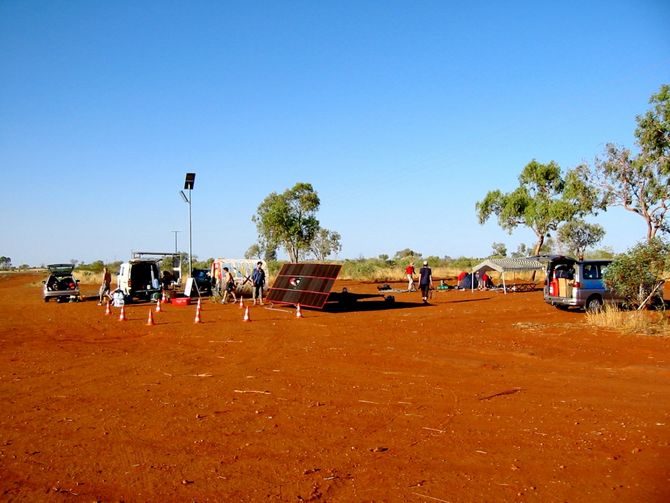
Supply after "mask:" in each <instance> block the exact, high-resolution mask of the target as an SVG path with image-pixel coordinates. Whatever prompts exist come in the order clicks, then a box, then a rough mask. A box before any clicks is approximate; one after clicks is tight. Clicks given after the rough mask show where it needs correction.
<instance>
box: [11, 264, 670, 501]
mask: <svg viewBox="0 0 670 503" xmlns="http://www.w3.org/2000/svg"><path fill="white" fill-rule="evenodd" d="M41 279H42V278H41V277H40V276H35V275H25V274H24V275H13V274H6V275H2V276H0V341H1V342H0V398H1V399H2V402H1V403H2V413H1V414H0V494H1V495H2V496H1V498H2V500H4V501H38V500H39V501H157V502H158V501H264V500H270V501H293V502H295V501H316V500H320V501H343V502H357V501H417V502H422V501H424V502H435V501H438V502H440V501H449V502H470V501H471V502H482V501H538V502H551V501H574V502H583V501H588V502H598V501H612V502H614V501H616V502H622V501H630V502H641V501H644V502H667V501H670V447H669V442H670V340H669V339H668V338H662V337H649V336H638V335H622V334H618V333H615V332H612V331H607V330H600V329H593V328H590V327H589V326H588V325H586V323H585V319H584V318H585V317H584V314H582V313H574V312H563V311H559V310H557V309H555V308H553V307H551V306H548V305H546V304H545V303H544V302H543V300H542V293H541V292H539V291H536V292H530V293H514V294H508V295H504V294H502V293H498V292H477V291H475V292H470V291H466V292H457V291H447V292H435V295H434V297H433V299H432V301H431V302H432V304H431V305H429V306H422V305H420V294H418V293H397V294H395V295H396V300H397V301H398V302H396V304H395V306H393V308H389V305H388V304H384V303H383V302H380V301H377V300H374V299H373V300H365V301H361V302H360V306H359V307H358V308H357V309H355V310H350V311H346V312H332V311H330V312H328V311H313V310H303V314H304V317H303V318H302V319H297V318H296V317H295V310H294V309H293V308H277V309H267V308H266V307H267V306H265V307H260V306H256V307H251V308H250V313H251V322H244V321H243V320H242V318H243V310H241V309H240V308H239V306H237V305H220V304H214V303H211V302H210V301H209V300H205V301H204V302H203V305H202V312H201V317H202V321H203V323H201V324H194V317H195V307H194V306H192V305H191V306H188V307H177V306H172V305H165V306H164V309H163V311H162V312H160V313H154V314H155V322H156V325H155V326H147V325H146V320H147V317H148V313H149V310H150V309H151V308H152V306H150V305H149V304H134V305H131V306H128V308H127V309H126V315H127V317H128V320H127V321H125V322H122V321H119V319H118V314H119V312H118V310H114V311H113V314H112V315H111V316H106V315H105V308H104V307H100V306H97V302H96V301H94V300H87V301H85V302H81V303H67V304H58V303H55V302H53V301H52V302H49V303H46V304H45V303H44V302H43V300H42V297H41V289H40V287H41V282H40V281H41ZM342 286H347V287H348V288H349V290H350V291H354V292H361V293H363V292H369V293H375V292H376V291H377V289H376V287H377V285H373V284H357V283H353V282H338V284H337V286H336V288H337V289H339V288H341V287H342ZM393 286H395V287H398V288H401V287H402V286H401V285H400V284H395V285H393ZM82 289H83V291H84V293H86V294H87V295H94V294H95V293H96V290H97V288H96V286H95V285H84V286H83V288H82ZM667 293H668V292H667V291H666V294H667ZM666 296H667V295H666Z"/></svg>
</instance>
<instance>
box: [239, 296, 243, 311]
mask: <svg viewBox="0 0 670 503" xmlns="http://www.w3.org/2000/svg"><path fill="white" fill-rule="evenodd" d="M243 307H244V297H242V296H241V295H240V309H242V308H243Z"/></svg>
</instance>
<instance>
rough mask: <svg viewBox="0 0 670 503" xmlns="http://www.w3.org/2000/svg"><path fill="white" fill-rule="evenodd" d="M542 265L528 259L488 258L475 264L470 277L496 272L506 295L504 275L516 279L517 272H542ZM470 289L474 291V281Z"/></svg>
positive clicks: (537, 261)
mask: <svg viewBox="0 0 670 503" xmlns="http://www.w3.org/2000/svg"><path fill="white" fill-rule="evenodd" d="M543 270H544V265H543V264H542V262H540V261H539V260H534V259H529V258H489V259H486V260H484V262H481V263H479V264H477V265H476V266H475V267H473V268H472V275H473V276H474V275H475V273H479V276H481V275H482V273H484V272H487V271H496V272H499V273H500V277H501V279H502V283H503V291H504V292H505V293H507V283H506V281H505V273H510V272H511V273H512V275H513V279H516V273H517V272H529V271H543ZM472 288H473V289H474V281H472Z"/></svg>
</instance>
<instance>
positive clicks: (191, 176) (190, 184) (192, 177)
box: [179, 173, 195, 278]
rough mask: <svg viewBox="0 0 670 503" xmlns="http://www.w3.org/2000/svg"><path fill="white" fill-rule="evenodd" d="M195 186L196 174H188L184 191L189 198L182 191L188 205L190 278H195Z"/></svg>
mask: <svg viewBox="0 0 670 503" xmlns="http://www.w3.org/2000/svg"><path fill="white" fill-rule="evenodd" d="M194 184H195V173H186V179H185V180H184V190H188V196H186V194H184V190H180V191H179V193H180V194H181V198H182V199H183V200H184V202H185V203H187V204H188V277H189V278H191V277H192V276H193V225H192V220H191V202H192V201H193V195H192V193H191V191H192V190H193V185H194Z"/></svg>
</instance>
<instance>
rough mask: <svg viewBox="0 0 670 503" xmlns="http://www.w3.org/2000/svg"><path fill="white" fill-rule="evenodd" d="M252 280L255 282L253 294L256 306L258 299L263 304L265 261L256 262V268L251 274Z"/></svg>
mask: <svg viewBox="0 0 670 503" xmlns="http://www.w3.org/2000/svg"><path fill="white" fill-rule="evenodd" d="M251 281H252V283H253V288H252V289H251V290H252V295H253V298H254V306H255V305H256V301H258V302H259V303H260V305H261V306H262V305H263V288H264V287H265V271H264V270H263V262H260V261H259V262H258V263H257V264H256V269H254V272H253V274H252V275H251Z"/></svg>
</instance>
